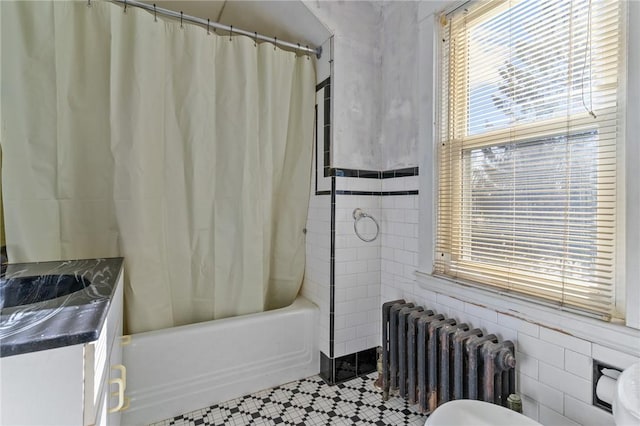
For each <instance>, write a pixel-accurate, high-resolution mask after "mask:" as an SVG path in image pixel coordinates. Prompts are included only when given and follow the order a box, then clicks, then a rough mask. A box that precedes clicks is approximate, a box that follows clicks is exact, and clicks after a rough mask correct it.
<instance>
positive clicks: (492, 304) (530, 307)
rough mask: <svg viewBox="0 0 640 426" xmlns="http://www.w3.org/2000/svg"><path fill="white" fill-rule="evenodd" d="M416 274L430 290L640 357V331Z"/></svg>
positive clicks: (423, 274) (424, 286)
mask: <svg viewBox="0 0 640 426" xmlns="http://www.w3.org/2000/svg"><path fill="white" fill-rule="evenodd" d="M415 275H416V280H417V282H418V284H419V285H420V286H421V287H422V288H425V289H427V290H430V291H434V292H436V293H440V294H444V295H446V296H449V297H453V298H455V299H458V300H461V301H463V302H471V303H477V304H481V305H483V306H485V307H487V308H488V309H493V310H495V311H496V312H498V313H504V314H507V315H510V316H514V317H516V318H520V319H522V320H524V321H528V322H531V323H534V324H536V325H539V326H540V327H545V328H550V329H554V330H558V331H562V332H564V333H567V334H569V335H572V336H574V337H577V338H579V339H584V340H587V341H589V342H592V343H597V344H600V345H602V346H606V347H608V348H611V349H615V350H618V351H621V352H625V353H628V354H630V355H634V356H640V330H637V329H634V328H631V327H627V326H625V325H623V324H616V323H612V322H604V321H600V320H597V319H593V318H588V317H584V316H581V315H578V314H574V313H570V312H564V311H561V310H559V309H554V308H550V307H546V306H541V305H537V304H535V303H532V302H528V301H525V300H520V299H515V298H513V297H509V296H508V295H505V294H504V293H501V292H499V291H491V290H488V289H481V288H476V287H471V286H467V285H464V284H461V283H455V282H452V281H448V280H444V279H441V278H436V277H434V276H432V275H431V274H429V273H426V272H423V271H416V272H415Z"/></svg>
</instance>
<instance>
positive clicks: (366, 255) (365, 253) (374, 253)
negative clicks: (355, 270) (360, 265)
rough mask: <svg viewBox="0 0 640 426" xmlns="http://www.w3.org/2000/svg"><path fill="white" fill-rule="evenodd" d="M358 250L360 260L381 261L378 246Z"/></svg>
mask: <svg viewBox="0 0 640 426" xmlns="http://www.w3.org/2000/svg"><path fill="white" fill-rule="evenodd" d="M356 250H357V258H358V260H369V259H373V260H379V258H380V247H378V246H368V247H358V248H357V249H356Z"/></svg>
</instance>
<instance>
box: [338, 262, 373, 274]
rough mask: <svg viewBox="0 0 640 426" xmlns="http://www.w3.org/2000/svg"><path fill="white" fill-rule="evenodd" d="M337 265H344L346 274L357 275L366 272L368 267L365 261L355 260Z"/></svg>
mask: <svg viewBox="0 0 640 426" xmlns="http://www.w3.org/2000/svg"><path fill="white" fill-rule="evenodd" d="M338 263H346V267H347V273H351V274H357V273H360V272H367V271H368V265H367V261H366V260H355V261H353V262H337V261H336V264H338Z"/></svg>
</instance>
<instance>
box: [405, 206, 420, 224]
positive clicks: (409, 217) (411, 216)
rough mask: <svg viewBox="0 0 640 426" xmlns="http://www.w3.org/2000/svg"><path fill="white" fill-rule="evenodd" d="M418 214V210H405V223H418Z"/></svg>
mask: <svg viewBox="0 0 640 426" xmlns="http://www.w3.org/2000/svg"><path fill="white" fill-rule="evenodd" d="M418 212H419V210H416V209H408V210H405V212H404V216H405V221H406V222H407V223H418V217H419V213H418Z"/></svg>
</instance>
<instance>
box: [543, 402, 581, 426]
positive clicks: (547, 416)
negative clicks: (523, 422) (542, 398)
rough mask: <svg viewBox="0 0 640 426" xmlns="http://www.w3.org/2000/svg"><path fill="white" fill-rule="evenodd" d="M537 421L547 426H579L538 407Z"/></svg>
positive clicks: (558, 414)
mask: <svg viewBox="0 0 640 426" xmlns="http://www.w3.org/2000/svg"><path fill="white" fill-rule="evenodd" d="M538 421H539V422H540V423H542V424H543V425H549V426H580V424H579V423H576V422H574V421H573V420H571V419H568V418H567V417H565V416H563V415H562V414H560V413H558V412H557V411H554V410H552V409H550V408H547V407H545V406H544V405H540V407H539V408H538Z"/></svg>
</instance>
